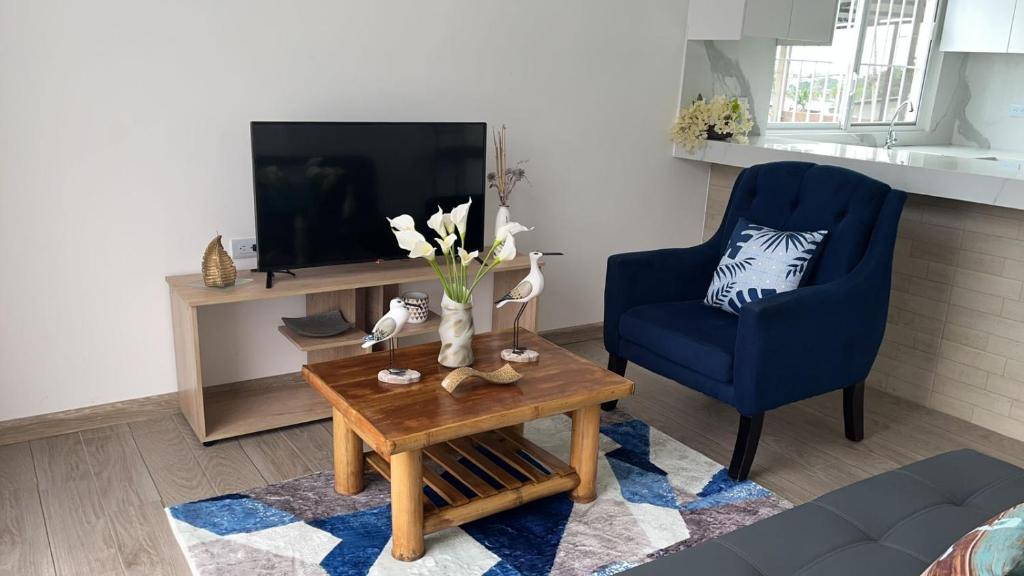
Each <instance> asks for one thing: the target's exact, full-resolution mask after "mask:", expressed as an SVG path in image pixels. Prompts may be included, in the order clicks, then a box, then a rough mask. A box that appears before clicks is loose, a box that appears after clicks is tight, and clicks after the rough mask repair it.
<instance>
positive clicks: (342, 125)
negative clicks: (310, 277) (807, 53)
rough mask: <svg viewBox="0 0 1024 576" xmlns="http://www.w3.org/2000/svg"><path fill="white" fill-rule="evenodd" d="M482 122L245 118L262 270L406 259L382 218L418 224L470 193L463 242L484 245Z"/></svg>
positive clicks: (470, 247)
mask: <svg viewBox="0 0 1024 576" xmlns="http://www.w3.org/2000/svg"><path fill="white" fill-rule="evenodd" d="M486 130H487V125H486V124H484V123H482V122H473V123H384V122H253V123H252V125H251V131H252V159H253V160H252V164H253V181H254V190H255V196H256V245H257V266H258V268H259V270H261V271H273V270H282V269H291V268H305V267H311V266H324V265H328V264H344V263H348V262H365V261H372V260H387V259H395V258H405V257H407V253H406V252H405V251H404V250H402V249H401V248H399V247H398V244H397V243H396V242H395V237H394V235H393V234H392V233H391V229H390V227H389V226H388V222H387V220H386V219H385V217H395V216H398V215H399V214H409V215H410V216H412V217H413V218H414V219H415V220H416V223H417V226H418V227H419V228H420V232H421V233H423V234H424V235H425V236H427V238H428V239H431V240H432V239H433V237H432V235H431V234H429V232H431V231H430V230H428V229H426V228H425V226H426V221H427V218H429V217H430V215H431V214H433V213H435V212H436V211H437V207H438V206H440V207H441V208H442V209H443V210H444V211H445V212H449V211H451V209H452V208H454V207H455V206H457V205H458V204H462V203H463V202H466V201H467V200H469V199H470V198H472V199H473V207H472V209H471V210H470V214H469V223H468V226H467V228H468V230H467V237H466V248H467V249H468V250H470V251H472V250H476V249H479V248H482V246H483V231H484V230H483V228H484V227H483V222H484V220H483V214H484V169H485V161H484V155H485V154H486Z"/></svg>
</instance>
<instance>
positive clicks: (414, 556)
mask: <svg viewBox="0 0 1024 576" xmlns="http://www.w3.org/2000/svg"><path fill="white" fill-rule="evenodd" d="M391 555H392V556H394V557H395V559H396V560H403V561H405V562H412V561H413V560H418V559H419V558H420V557H421V556H423V453H422V452H420V451H419V450H412V451H410V452H399V453H398V454H392V455H391Z"/></svg>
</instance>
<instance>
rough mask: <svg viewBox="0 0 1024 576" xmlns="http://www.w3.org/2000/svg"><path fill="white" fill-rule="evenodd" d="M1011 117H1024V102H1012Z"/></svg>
mask: <svg viewBox="0 0 1024 576" xmlns="http://www.w3.org/2000/svg"><path fill="white" fill-rule="evenodd" d="M1010 118H1024V104H1019V103H1018V104H1010Z"/></svg>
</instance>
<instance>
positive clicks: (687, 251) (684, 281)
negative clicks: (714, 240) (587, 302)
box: [604, 243, 721, 354]
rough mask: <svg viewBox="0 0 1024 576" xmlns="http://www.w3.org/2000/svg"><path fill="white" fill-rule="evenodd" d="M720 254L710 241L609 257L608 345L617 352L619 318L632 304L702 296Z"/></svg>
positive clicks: (605, 329) (609, 348)
mask: <svg viewBox="0 0 1024 576" xmlns="http://www.w3.org/2000/svg"><path fill="white" fill-rule="evenodd" d="M720 258H721V254H719V252H718V250H717V249H716V248H715V247H714V246H713V245H712V244H711V243H704V244H700V245H698V246H693V247H690V248H667V249H663V250H650V251H646V252H630V253H626V254H615V255H613V256H611V257H609V258H608V270H607V274H606V276H605V284H604V343H605V348H607V350H608V351H609V352H611V353H613V354H618V348H619V318H620V317H621V316H622V314H623V313H625V312H626V311H627V310H629V309H630V308H633V307H636V306H641V305H644V304H655V303H658V302H671V301H674V300H696V299H698V298H703V297H704V295H705V293H706V292H707V289H708V286H709V285H710V284H711V275H712V273H713V272H714V269H715V266H716V265H717V264H718V261H719V259H720Z"/></svg>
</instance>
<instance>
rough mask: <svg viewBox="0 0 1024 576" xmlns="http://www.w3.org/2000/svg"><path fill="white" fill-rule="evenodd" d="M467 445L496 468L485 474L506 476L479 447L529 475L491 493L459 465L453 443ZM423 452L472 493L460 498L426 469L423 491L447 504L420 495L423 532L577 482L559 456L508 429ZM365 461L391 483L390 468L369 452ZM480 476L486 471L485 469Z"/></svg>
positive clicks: (480, 479)
mask: <svg viewBox="0 0 1024 576" xmlns="http://www.w3.org/2000/svg"><path fill="white" fill-rule="evenodd" d="M466 443H469V444H470V445H471V446H473V449H474V450H476V453H477V454H479V455H480V457H482V458H487V460H488V461H489V462H490V463H491V464H493V465H494V466H493V467H491V466H489V467H488V468H487V470H492V471H493V470H495V469H497V470H502V471H503V472H504V469H502V468H500V467H499V466H498V465H497V464H496V463H495V460H494V459H493V458H489V457H487V456H485V455H483V451H482V450H481V448H483V450H487V451H488V452H490V453H491V454H494V456H495V457H497V458H500V459H501V460H502V461H504V462H505V463H506V464H509V465H513V464H512V462H513V461H515V462H517V463H516V464H515V465H514V467H515V468H516V469H519V467H520V466H524V467H528V469H529V470H530V474H532V475H533V477H532V478H530V479H528V480H526V481H525V482H520V481H518V480H516V485H515V487H514V488H507V489H506V490H504V491H500V492H499V491H498V490H495V489H494V487H493V486H492V485H491V483H490V482H488V478H483V477H481V476H480V475H478V474H477V473H475V472H473V471H471V470H470V469H469V468H467V467H466V466H464V465H463V464H462V462H460V461H459V458H460V457H461V458H465V456H462V453H461V451H459V450H456V449H455V447H454V446H453V444H460V445H461V447H462V449H463V450H465V445H466ZM491 447H495V448H497V447H500V448H499V449H500V451H501V452H502V453H501V454H498V452H497V451H496V450H495V449H492V448H491ZM425 452H426V454H427V456H429V457H430V459H431V460H433V461H434V462H437V463H438V464H439V465H441V466H442V467H444V468H446V470H448V471H449V473H451V474H452V475H453V476H454V477H455V478H457V479H458V480H459V482H461V483H462V484H463V485H464V486H466V487H467V488H468V489H469V490H471V491H472V492H473V495H471V496H467V495H465V494H463V493H462V492H461V491H460V490H458V489H457V488H455V487H454V486H453V485H452V484H451V483H450V482H448V481H447V480H445V479H443V478H441V477H440V476H439V475H438V474H437V473H435V472H433V471H432V470H430V469H429V468H428V467H427V466H426V465H424V468H423V485H424V487H429V488H430V489H431V490H433V491H434V492H436V493H437V494H438V495H440V496H441V497H442V498H443V499H444V500H445V501H446V502H447V504H445V505H443V506H438V505H437V504H435V503H434V502H433V501H431V499H430V498H429V497H427V495H426V494H425V493H424V495H423V526H424V528H423V531H424V533H426V534H429V533H431V532H436V531H438V530H443V529H445V528H449V527H452V526H458V525H459V524H464V523H466V522H471V521H473V520H477V519H479V518H483V517H484V516H489V515H491V514H494V513H496V512H500V511H502V510H508V509H510V508H514V507H516V506H519V505H521V504H524V503H526V502H528V501H530V500H536V499H537V498H543V497H545V496H550V495H552V494H558V493H559V492H565V491H567V490H572V489H573V488H575V487H576V485H577V484H579V476H577V475H576V472H574V471H573V470H572V468H570V467H569V465H568V464H565V463H564V462H562V461H561V460H559V459H558V457H557V456H555V455H553V454H551V453H550V452H548V451H546V450H544V449H543V448H541V447H540V446H537V445H536V444H534V443H533V442H530V441H529V440H526V439H525V438H523V437H522V436H519V435H518V434H516V433H515V432H510V431H508V430H502V431H501V432H500V433H498V432H484V433H482V434H475V435H473V436H469V437H467V438H461V439H459V440H458V441H454V442H450V443H444V444H437V445H434V446H432V447H431V448H429V449H427V450H425ZM521 454H525V456H526V457H527V458H530V459H532V460H534V461H536V462H539V463H540V462H547V463H550V464H551V466H550V468H551V469H541V468H539V467H537V466H533V465H532V464H529V462H528V460H527V459H526V458H524V457H523V456H521ZM364 457H365V459H366V463H367V464H368V465H369V466H370V467H371V468H373V469H374V470H376V471H377V473H379V474H380V475H381V476H383V477H384V478H385V479H386V480H388V481H390V480H391V465H390V464H388V462H387V461H386V460H385V459H384V458H383V457H382V456H381V455H380V454H377V453H376V452H372V451H371V452H367V453H365V454H364ZM467 460H468V458H467ZM453 469H454V470H457V472H455V473H452V472H451V470H453ZM484 472H485V473H486V470H484ZM505 474H507V472H505ZM524 476H527V474H525V473H524ZM490 480H491V481H495V482H500V481H499V480H498V479H497V478H493V477H490Z"/></svg>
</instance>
